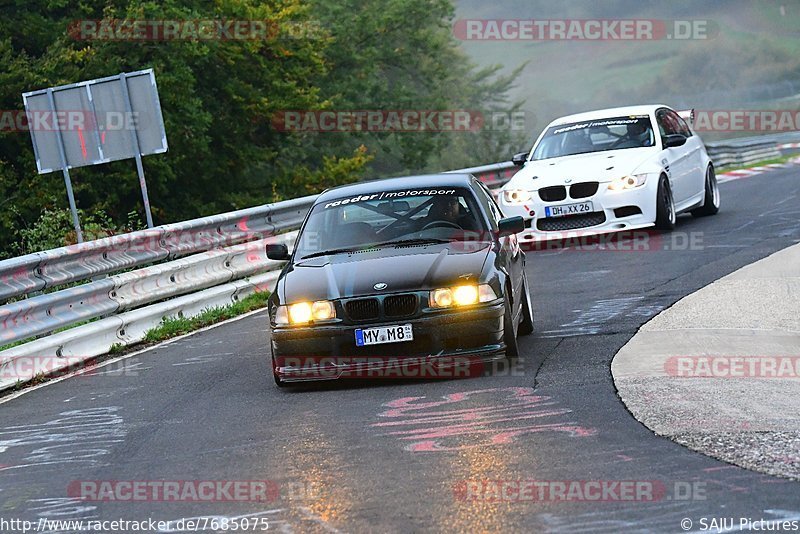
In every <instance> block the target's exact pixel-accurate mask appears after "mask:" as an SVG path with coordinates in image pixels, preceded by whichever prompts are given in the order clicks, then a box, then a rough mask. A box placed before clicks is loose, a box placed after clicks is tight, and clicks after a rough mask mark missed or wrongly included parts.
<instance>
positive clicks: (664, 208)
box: [656, 175, 677, 232]
mask: <svg viewBox="0 0 800 534" xmlns="http://www.w3.org/2000/svg"><path fill="white" fill-rule="evenodd" d="M676 219H677V216H676V214H675V203H674V202H673V199H672V189H670V187H669V182H668V181H667V177H666V176H664V175H662V176H661V178H660V179H659V181H658V193H656V228H658V229H659V230H662V231H665V232H668V231H670V230H672V229H674V228H675V220H676Z"/></svg>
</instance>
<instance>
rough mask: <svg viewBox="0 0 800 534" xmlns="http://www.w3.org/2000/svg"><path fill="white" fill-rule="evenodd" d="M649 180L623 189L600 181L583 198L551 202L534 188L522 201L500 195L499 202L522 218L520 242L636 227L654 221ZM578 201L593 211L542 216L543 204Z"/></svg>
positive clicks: (653, 203) (505, 208)
mask: <svg viewBox="0 0 800 534" xmlns="http://www.w3.org/2000/svg"><path fill="white" fill-rule="evenodd" d="M653 182H657V180H650V179H648V181H647V183H645V185H643V186H641V187H637V188H635V189H630V190H627V191H609V190H608V189H607V187H608V184H607V183H601V184H599V187H598V190H597V192H596V193H595V194H594V195H592V196H589V197H584V198H570V197H569V196H568V197H567V198H565V199H563V200H559V201H552V202H546V201H544V200H542V199H541V198H540V196H539V193H538V191H532V192H531V198H530V199H529V200H528V201H526V202H524V203H522V204H510V203H507V202H505V199H504V198H503V196H502V195H500V205H501V206H502V208H503V213H504V214H505V215H506V216H507V217H513V216H516V215H519V216H521V217H522V218H523V219H525V230H524V231H523V232H521V233H520V234H518V236H517V237H518V239H519V241H520V242H522V243H525V242H528V243H531V242H538V241H548V240H554V239H570V238H574V237H576V236H578V237H580V236H592V235H599V234H605V233H609V232H619V231H623V230H636V229H640V228H648V227H651V226H653V225H654V224H655V220H656V207H655V198H656V194H655V191H653V190H651V189H652V185H651V184H652V183H653ZM573 185H574V184H573ZM656 186H657V185H656ZM582 202H591V203H592V206H593V208H594V211H593V212H592V214H591V216H586V217H583V216H582V217H574V216H567V217H546V216H545V208H547V207H550V206H562V205H565V204H577V203H582ZM531 213H533V215H531Z"/></svg>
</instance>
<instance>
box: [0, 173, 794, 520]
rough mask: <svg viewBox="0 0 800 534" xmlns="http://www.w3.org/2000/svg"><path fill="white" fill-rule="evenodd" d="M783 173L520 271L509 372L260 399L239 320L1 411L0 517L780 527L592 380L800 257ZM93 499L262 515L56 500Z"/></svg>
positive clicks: (263, 334) (782, 483) (725, 478)
mask: <svg viewBox="0 0 800 534" xmlns="http://www.w3.org/2000/svg"><path fill="white" fill-rule="evenodd" d="M798 169H800V168H798V167H791V168H786V169H776V170H773V171H770V172H767V173H764V174H761V175H756V176H753V177H749V178H747V179H742V180H735V181H731V182H728V183H725V184H722V185H721V193H722V209H721V211H720V213H719V214H718V215H717V216H715V217H708V218H703V219H694V218H692V217H690V216H682V217H680V218H679V220H678V227H677V229H676V230H675V232H674V233H673V234H668V235H665V236H663V237H662V238H661V239H654V240H652V242H651V246H649V247H648V248H649V250H639V251H618V250H574V249H564V250H560V251H538V252H530V253H529V254H528V264H529V266H528V268H529V273H528V278H529V280H530V282H531V285H532V291H533V301H534V307H535V324H536V332H535V333H534V334H533V335H532V336H528V337H523V338H521V339H520V349H521V352H522V354H523V356H522V358H521V360H520V362H519V363H518V364H517V365H516V366H513V367H509V366H503V365H500V366H498V368H497V370H496V371H495V372H493V373H490V374H489V375H488V376H481V377H477V378H470V379H453V380H427V381H402V382H401V381H397V380H373V381H371V382H368V383H364V384H353V383H344V384H336V385H323V386H314V387H302V388H296V389H290V390H279V389H278V388H276V387H275V386H274V385H273V383H272V377H271V376H270V375H269V370H268V363H267V357H266V346H267V341H268V340H267V336H268V333H267V329H266V321H265V316H264V313H263V312H260V313H257V314H255V315H251V316H249V317H246V318H244V319H242V320H237V321H233V322H230V323H226V324H224V325H222V326H219V327H216V328H213V329H210V330H207V331H204V332H201V333H199V334H196V335H193V336H189V337H186V338H183V339H180V340H178V341H176V342H173V343H171V344H168V345H165V346H161V347H158V348H156V349H154V350H151V351H148V352H145V353H142V354H139V355H136V356H133V357H131V358H129V359H127V360H125V361H124V363H123V362H120V363H118V364H113V365H109V366H107V367H105V368H103V369H101V370H100V371H99V372H97V373H94V374H93V375H92V376H79V377H73V378H69V379H67V380H63V381H60V382H57V383H53V384H50V385H48V386H46V387H43V388H39V389H37V390H34V391H31V392H29V393H27V394H25V395H22V396H20V397H18V398H15V399H12V400H9V401H8V402H6V403H5V404H3V405H2V408H0V428H2V430H0V433H1V434H2V435H1V436H0V516H3V517H17V518H24V519H30V520H33V521H36V520H38V519H39V518H40V517H48V518H51V519H90V518H94V519H106V520H109V519H117V518H119V519H128V520H143V519H147V518H152V519H155V520H161V521H167V520H171V521H176V520H179V519H181V518H193V517H208V516H225V517H229V518H235V517H241V516H247V517H250V518H254V517H265V518H267V519H268V521H269V524H270V531H272V530H279V531H280V530H282V531H287V532H288V531H295V532H325V531H330V532H336V531H340V532H422V531H449V532H457V531H460V532H463V531H500V530H502V531H527V532H533V531H537V532H540V531H552V532H590V531H591V532H597V531H608V532H623V531H624V532H637V531H658V532H682V531H685V529H686V527H689V528H688V529H689V530H695V531H699V530H701V525H702V523H701V518H707V522H710V521H711V518H717V519H718V520H720V519H721V518H726V519H728V518H734V520H735V525H736V526H737V527H738V525H739V518H750V519H753V520H758V519H761V518H763V519H771V520H778V519H789V520H800V483H796V482H790V481H787V480H783V479H778V478H773V477H769V476H765V475H759V474H755V473H752V472H749V471H746V470H743V469H740V468H737V467H733V466H730V465H728V464H725V463H722V462H719V461H716V460H712V459H710V458H707V457H705V456H702V455H700V454H697V453H694V452H691V451H689V450H687V449H684V448H683V447H681V446H679V445H677V444H675V443H673V442H671V441H669V440H667V439H664V438H660V437H657V436H654V435H653V434H652V433H651V432H650V431H649V430H647V429H646V428H645V427H643V426H642V425H640V424H639V423H638V422H637V421H636V420H635V419H634V418H633V417H632V416H631V415H630V414H629V413H628V412H627V410H626V409H625V407H624V406H623V405H622V403H621V402H620V401H619V399H618V397H617V395H616V392H615V389H614V385H613V382H612V379H611V374H610V363H611V360H612V358H613V356H614V354H615V353H616V351H617V350H618V349H619V348H620V347H621V346H622V345H623V344H625V342H626V341H627V340H628V339H629V338H631V336H633V334H634V333H635V332H636V330H637V328H638V327H639V326H640V325H641V324H642V323H644V322H646V321H647V320H648V319H649V318H651V317H652V316H654V315H655V314H656V313H658V312H659V311H660V310H662V309H664V308H665V307H668V306H670V305H671V304H672V303H674V302H675V301H677V300H678V299H680V298H681V297H683V296H685V295H687V294H689V293H691V292H693V291H695V290H697V289H699V288H701V287H703V286H705V285H706V284H708V283H710V282H712V281H713V280H715V279H717V278H719V277H721V276H723V275H725V274H728V273H730V272H731V271H733V270H735V269H738V268H740V267H742V266H744V265H746V264H749V263H751V262H753V261H755V260H757V259H760V258H762V257H765V256H767V255H769V254H771V253H773V252H775V251H777V250H780V249H782V248H784V247H787V246H789V245H792V244H794V243H796V242H798V241H800V207H798V203H800V195H798V191H800V187H798V185H800V175H799V173H798ZM109 480H116V481H120V480H126V481H251V480H268V481H270V484H272V485H271V486H270V487H271V488H272V490H273V493H271V494H269V495H268V497H269V498H267V499H262V500H258V499H251V500H247V501H231V500H227V499H218V500H215V501H214V502H191V501H188V500H186V499H183V500H179V501H177V502H176V501H174V500H173V501H157V500H154V499H153V498H143V499H131V500H124V501H117V502H111V501H87V500H80V499H79V496H80V494H78V493H76V490H75V488H76V484H80V483H81V481H109ZM534 480H535V481H540V482H541V481H546V484H545V485H544V486H540V487H545V488H547V494H546V495H544V496H543V497H541V498H529V497H521V496H519V495H516V494H515V493H514V491H512V490H509V489H508V488H513V487H514V485H515V484H516V483H517V482H519V481H534ZM491 481H500V483H501V485H502V486H501V487H503V488H505V489H506V494H502V493H501V494H497V493H494V492H495V491H496V489H497V487H499V486H498V485H497V484H496V483H495V482H491ZM503 481H506V482H503ZM575 481H577V482H578V486H579V487H582V488H584V489H585V488H586V487H587V484H586V483H585V482H581V481H595V482H598V481H600V482H603V483H604V484H606V486H607V487H610V488H612V489H610V490H609V491H608V494H604V495H602V496H601V498H599V499H594V498H587V497H586V496H585V495H584V497H583V499H581V498H569V499H567V498H564V496H563V494H558V493H557V492H556V491H555V490H553V488H558V487H561V488H563V487H567V488H571V487H573V483H574V482H575ZM622 481H628V483H630V482H631V481H633V482H635V483H639V484H640V486H641V485H642V484H644V486H642V487H645V488H648V487H649V488H651V489H652V488H656V491H655V494H654V495H651V496H652V498H648V495H650V493H648V492H645V494H644V496H643V497H642V498H633V499H631V498H630V496H628V497H624V496H623V495H621V492H618V491H615V490H614V489H613V488H614V487H615V486H613V484H612V483H614V482H616V483H621V482H622ZM509 482H510V484H509ZM492 484H494V486H493V485H492ZM609 484H611V486H609ZM476 488H478V489H476ZM277 492H279V493H280V495H279V496H278V495H277ZM536 496H537V495H536V494H535V493H534V497H536ZM573 497H574V496H573ZM595 497H596V495H595ZM683 519H690V520H691V521H692V522H693V526H691V527H690V526H689V524H688V523H686V522H685V521H684V523H683V525H682V523H681V521H682V520H683ZM720 524H721V523H720ZM165 531H170V532H180V531H182V530H180V525H179V524H178V523H173V524H171V525H170V526H169V528H167V529H165ZM204 531H205V532H213V530H211V529H210V527H209V528H208V529H207V530H204ZM219 532H225V531H224V530H219Z"/></svg>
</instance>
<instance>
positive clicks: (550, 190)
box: [539, 185, 567, 202]
mask: <svg viewBox="0 0 800 534" xmlns="http://www.w3.org/2000/svg"><path fill="white" fill-rule="evenodd" d="M539 198H541V199H542V200H544V201H545V202H558V201H559V200H564V199H565V198H567V188H566V187H564V186H563V185H554V186H551V187H543V188H541V189H539Z"/></svg>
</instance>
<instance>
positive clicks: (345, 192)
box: [315, 173, 473, 203]
mask: <svg viewBox="0 0 800 534" xmlns="http://www.w3.org/2000/svg"><path fill="white" fill-rule="evenodd" d="M472 179H473V177H472V175H471V174H459V173H454V174H448V173H443V174H425V175H420V176H403V177H399V178H383V179H379V180H370V181H368V182H358V183H355V184H348V185H340V186H338V187H333V188H331V189H326V190H325V191H323V192H322V193H321V194H320V195H319V196H318V197H317V201H316V202H315V203H319V202H325V201H329V200H332V199H336V198H342V197H349V196H358V195H367V194H371V193H376V192H380V191H397V190H400V189H415V190H423V189H433V188H441V187H470V186H471V181H472Z"/></svg>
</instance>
